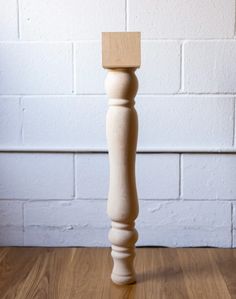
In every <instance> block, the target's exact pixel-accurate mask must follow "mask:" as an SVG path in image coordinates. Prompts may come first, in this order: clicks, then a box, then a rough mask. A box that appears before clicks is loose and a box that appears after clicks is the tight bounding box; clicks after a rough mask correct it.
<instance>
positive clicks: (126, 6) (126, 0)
mask: <svg viewBox="0 0 236 299" xmlns="http://www.w3.org/2000/svg"><path fill="white" fill-rule="evenodd" d="M127 10H128V0H125V31H128V30H127V22H128V19H127V18H128V16H127Z"/></svg>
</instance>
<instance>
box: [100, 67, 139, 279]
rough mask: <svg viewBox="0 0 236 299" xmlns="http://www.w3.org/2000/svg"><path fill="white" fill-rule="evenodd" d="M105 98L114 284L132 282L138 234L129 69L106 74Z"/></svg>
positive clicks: (134, 120) (132, 81)
mask: <svg viewBox="0 0 236 299" xmlns="http://www.w3.org/2000/svg"><path fill="white" fill-rule="evenodd" d="M105 86H106V92H107V95H108V97H109V108H108V112H107V121H106V134H107V141H108V151H109V164H110V183H109V194H108V205H107V213H108V215H109V217H110V218H111V221H112V228H111V230H110V232H109V240H110V242H111V244H112V253H111V255H112V257H113V261H114V267H113V271H112V275H111V278H112V280H113V282H115V283H116V284H129V283H133V282H135V280H136V278H135V272H134V268H133V260H134V257H135V242H136V241H137V239H138V233H137V231H136V229H135V227H134V225H135V223H134V221H135V219H136V217H137V216H138V199H137V191H136V183H135V155H136V146H137V134H138V117H137V113H136V110H135V109H134V103H135V102H134V97H135V95H136V92H137V89H138V80H137V78H136V76H135V73H134V70H133V69H119V70H109V71H108V75H107V78H106V82H105Z"/></svg>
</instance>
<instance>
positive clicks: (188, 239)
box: [137, 201, 231, 247]
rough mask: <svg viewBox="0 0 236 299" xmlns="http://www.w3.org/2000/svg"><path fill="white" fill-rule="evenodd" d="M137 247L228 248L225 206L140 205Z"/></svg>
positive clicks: (228, 220)
mask: <svg viewBox="0 0 236 299" xmlns="http://www.w3.org/2000/svg"><path fill="white" fill-rule="evenodd" d="M137 228H138V231H139V241H138V245H142V246H144V245H155V246H157V245H158V246H171V247H182V246H184V247H185V246H187V247H188V246H219V247H230V246H231V205H230V203H228V202H225V203H222V202H203V201H201V202H189V201H188V202H183V201H181V202H179V201H174V202H173V201H171V202H170V201H169V202H155V201H141V202H140V215H139V218H138V221H137Z"/></svg>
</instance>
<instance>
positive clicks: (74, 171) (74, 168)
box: [73, 153, 77, 199]
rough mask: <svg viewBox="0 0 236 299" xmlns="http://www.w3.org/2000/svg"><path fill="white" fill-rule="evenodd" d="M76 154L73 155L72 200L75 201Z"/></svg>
mask: <svg viewBox="0 0 236 299" xmlns="http://www.w3.org/2000/svg"><path fill="white" fill-rule="evenodd" d="M76 177H77V173H76V153H73V199H76V181H77V179H76Z"/></svg>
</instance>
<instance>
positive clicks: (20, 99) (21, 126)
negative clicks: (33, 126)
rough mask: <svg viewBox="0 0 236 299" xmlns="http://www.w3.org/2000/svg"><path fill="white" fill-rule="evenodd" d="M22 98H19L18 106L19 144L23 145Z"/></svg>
mask: <svg viewBox="0 0 236 299" xmlns="http://www.w3.org/2000/svg"><path fill="white" fill-rule="evenodd" d="M22 103H23V99H22V97H20V98H19V107H20V144H22V145H24V106H23V105H22Z"/></svg>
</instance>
